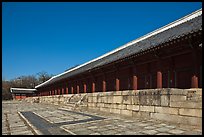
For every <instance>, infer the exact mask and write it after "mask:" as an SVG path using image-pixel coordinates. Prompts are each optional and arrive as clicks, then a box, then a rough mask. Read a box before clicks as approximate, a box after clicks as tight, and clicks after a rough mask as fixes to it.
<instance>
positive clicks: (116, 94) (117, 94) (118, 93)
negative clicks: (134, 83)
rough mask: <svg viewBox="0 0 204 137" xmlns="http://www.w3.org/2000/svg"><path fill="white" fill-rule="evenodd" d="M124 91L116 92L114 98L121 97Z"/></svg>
mask: <svg viewBox="0 0 204 137" xmlns="http://www.w3.org/2000/svg"><path fill="white" fill-rule="evenodd" d="M122 92H123V91H114V92H113V96H121V95H122Z"/></svg>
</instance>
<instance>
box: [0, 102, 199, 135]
mask: <svg viewBox="0 0 204 137" xmlns="http://www.w3.org/2000/svg"><path fill="white" fill-rule="evenodd" d="M201 134H202V128H198V127H195V126H189V125H186V124H183V125H182V124H175V123H170V122H163V121H160V120H155V119H148V118H137V117H129V116H125V115H119V114H113V113H109V112H101V111H98V110H97V111H96V110H94V109H84V110H74V109H70V108H68V107H66V106H63V105H53V104H43V103H29V102H26V101H18V100H13V101H3V102H2V135H201Z"/></svg>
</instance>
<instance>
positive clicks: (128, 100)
mask: <svg viewBox="0 0 204 137" xmlns="http://www.w3.org/2000/svg"><path fill="white" fill-rule="evenodd" d="M122 98H123V102H122V103H123V104H132V96H129V95H123V96H122Z"/></svg>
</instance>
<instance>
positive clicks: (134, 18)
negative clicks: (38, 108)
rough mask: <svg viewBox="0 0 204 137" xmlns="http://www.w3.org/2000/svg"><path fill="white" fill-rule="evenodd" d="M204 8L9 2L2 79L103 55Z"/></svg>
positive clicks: (5, 6)
mask: <svg viewBox="0 0 204 137" xmlns="http://www.w3.org/2000/svg"><path fill="white" fill-rule="evenodd" d="M200 8H202V2H144V3H143V2H128V3H126V2H117V3H116V2H95V3H94V2H84V3H82V2H76V3H74V2H65V3H63V2H59V3H57V2H37V3H36V2H27V3H26V2H16V3H15V2H3V3H2V78H3V79H4V80H11V79H13V78H16V77H19V76H22V75H35V74H37V73H38V72H41V71H46V72H47V73H49V74H53V75H56V74H59V73H62V72H64V71H65V70H66V69H67V68H70V67H72V66H75V65H77V64H79V65H80V64H83V63H85V62H87V61H90V60H92V59H94V58H96V57H99V56H101V55H103V54H105V53H107V52H109V51H111V50H114V49H115V48H117V47H120V46H122V45H124V44H126V43H127V42H129V41H132V40H134V39H136V38H138V37H140V36H143V35H145V34H147V33H149V32H151V31H153V30H155V29H158V28H160V27H162V26H164V25H166V24H168V23H170V22H172V21H175V20H177V19H179V18H181V17H183V16H185V15H187V14H190V13H191V12H193V11H196V10H198V9H200Z"/></svg>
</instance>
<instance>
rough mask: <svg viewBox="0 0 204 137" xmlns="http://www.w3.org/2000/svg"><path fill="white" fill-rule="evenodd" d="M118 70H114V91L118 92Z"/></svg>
mask: <svg viewBox="0 0 204 137" xmlns="http://www.w3.org/2000/svg"><path fill="white" fill-rule="evenodd" d="M118 71H119V70H118V69H117V70H116V73H115V90H116V91H119V90H120V80H119V74H118Z"/></svg>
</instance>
